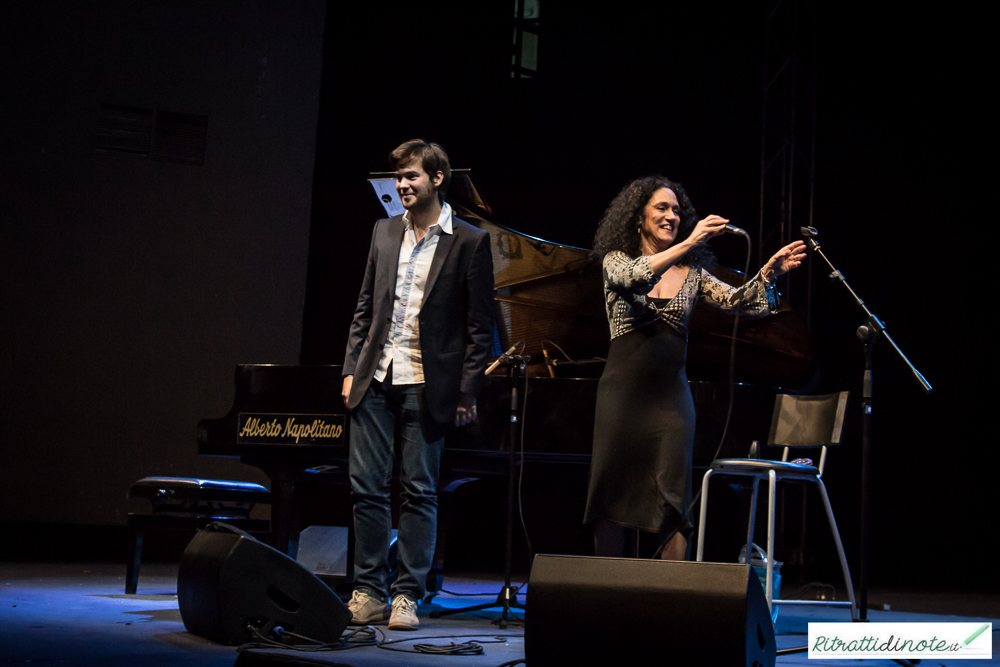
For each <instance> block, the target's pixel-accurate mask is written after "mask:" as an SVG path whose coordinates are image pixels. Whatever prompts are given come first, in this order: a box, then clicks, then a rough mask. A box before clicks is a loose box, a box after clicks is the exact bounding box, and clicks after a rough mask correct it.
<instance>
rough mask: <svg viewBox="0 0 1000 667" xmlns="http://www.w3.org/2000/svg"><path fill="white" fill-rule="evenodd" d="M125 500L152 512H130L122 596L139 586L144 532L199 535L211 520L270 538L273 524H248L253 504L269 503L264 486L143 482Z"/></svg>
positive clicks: (163, 480)
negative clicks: (146, 503)
mask: <svg viewBox="0 0 1000 667" xmlns="http://www.w3.org/2000/svg"><path fill="white" fill-rule="evenodd" d="M128 497H129V498H146V499H148V500H149V502H150V504H151V505H152V513H150V514H135V513H132V512H129V515H128V531H129V542H130V548H131V553H130V556H129V560H128V565H127V572H126V574H125V593H126V594H129V595H132V594H134V593H135V591H136V588H137V587H138V585H139V566H140V564H141V562H142V541H143V535H144V533H145V531H146V530H149V529H155V530H201V529H202V528H204V527H205V526H207V525H208V524H210V523H212V522H214V521H223V522H225V523H228V524H229V525H231V526H234V527H236V528H239V529H240V530H245V531H246V532H248V533H269V532H270V531H271V522H270V521H268V520H267V519H251V518H250V510H252V509H253V507H254V505H257V504H265V505H266V504H270V502H271V492H270V491H268V490H267V487H264V486H261V485H260V484H254V483H251V482H235V481H229V480H220V479H193V478H188V477H143V478H142V479H140V480H139V481H138V482H136V483H135V484H133V485H132V486H131V487H130V488H129V491H128Z"/></svg>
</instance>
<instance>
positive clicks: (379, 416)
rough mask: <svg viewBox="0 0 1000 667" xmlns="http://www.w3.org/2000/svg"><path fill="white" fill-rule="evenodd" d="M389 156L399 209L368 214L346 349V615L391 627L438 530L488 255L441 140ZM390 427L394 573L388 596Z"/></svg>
mask: <svg viewBox="0 0 1000 667" xmlns="http://www.w3.org/2000/svg"><path fill="white" fill-rule="evenodd" d="M390 162H391V164H392V166H393V168H394V169H395V170H396V191H397V192H398V193H399V196H400V199H401V201H402V203H403V208H405V209H406V212H405V213H404V214H403V215H400V216H395V217H392V218H388V219H385V220H379V221H378V222H377V223H376V224H375V230H374V232H373V234H372V243H371V249H370V250H369V253H368V265H367V267H366V269H365V276H364V281H363V283H362V285H361V293H360V295H359V296H358V307H357V310H355V313H354V321H353V322H352V324H351V331H350V337H349V339H348V342H347V354H346V357H345V359H344V371H343V372H344V385H343V399H344V402H345V403H346V405H347V407H348V408H349V409H351V410H352V413H351V438H350V446H351V453H350V477H351V491H352V495H353V498H354V529H355V549H354V581H355V591H354V596H353V598H352V599H351V602H350V604H349V605H348V606H349V607H350V609H351V613H352V619H351V622H352V623H354V624H358V625H366V624H369V623H374V622H378V621H382V620H385V619H386V618H389V628H390V629H393V630H413V629H416V628H417V626H418V621H417V616H416V608H417V604H418V603H419V602H420V600H422V599H423V597H424V595H425V594H426V579H427V572H428V570H429V569H430V565H431V560H432V558H433V556H434V547H435V542H436V538H437V486H438V472H439V468H440V462H441V453H442V450H443V448H444V435H445V432H446V431H447V429H448V428H449V427H450V426H452V425H454V426H463V425H465V424H467V423H468V422H470V421H472V420H473V419H475V418H476V396H477V395H478V394H479V390H480V388H481V387H482V384H483V369H484V368H485V367H486V361H487V359H488V357H489V355H490V347H491V343H492V340H493V315H492V313H493V260H492V255H491V252H490V238H489V234H488V233H486V232H484V231H482V230H479V229H477V228H476V227H473V226H472V225H469V224H467V223H465V222H463V221H462V220H459V219H458V218H457V217H455V216H454V215H453V214H452V212H451V207H450V206H449V205H448V204H447V203H445V202H444V193H445V190H446V189H447V187H448V183H449V181H450V179H451V167H450V166H449V164H448V156H447V155H446V154H445V152H444V150H443V149H442V148H441V147H440V146H438V145H437V144H428V143H427V142H425V141H423V140H420V139H415V140H413V141H408V142H406V143H404V144H402V145H401V146H399V148H397V149H396V150H395V151H393V152H392V155H391V156H390ZM397 432H398V433H399V434H400V459H401V460H400V473H399V481H400V488H401V496H402V508H401V510H400V516H399V530H398V533H397V543H396V544H397V570H398V576H397V578H396V581H395V583H394V584H393V586H392V591H391V595H388V596H387V594H386V586H387V579H388V564H387V560H388V555H389V535H390V529H391V527H392V513H391V507H390V503H389V483H390V478H391V475H392V464H393V445H394V438H395V434H396V433H397ZM390 598H391V601H392V603H391V605H390V604H388V600H389V599H390ZM390 607H391V608H390Z"/></svg>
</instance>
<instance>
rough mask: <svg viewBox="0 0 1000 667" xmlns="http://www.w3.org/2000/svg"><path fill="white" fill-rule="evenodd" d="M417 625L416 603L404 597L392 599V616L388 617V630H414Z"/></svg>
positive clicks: (418, 622)
mask: <svg viewBox="0 0 1000 667" xmlns="http://www.w3.org/2000/svg"><path fill="white" fill-rule="evenodd" d="M419 625H420V621H418V620H417V603H416V602H414V601H413V600H411V599H410V598H408V597H406V596H405V595H397V596H396V597H394V598H393V599H392V616H390V617H389V629H390V630H416V629H417V626H419Z"/></svg>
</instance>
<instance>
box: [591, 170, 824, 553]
mask: <svg viewBox="0 0 1000 667" xmlns="http://www.w3.org/2000/svg"><path fill="white" fill-rule="evenodd" d="M728 222H729V221H728V220H726V219H725V218H722V217H720V216H717V215H710V216H708V217H707V218H704V219H702V220H697V218H696V216H695V210H694V207H693V206H692V205H691V201H690V200H689V199H688V196H687V193H686V192H684V188H682V187H681V186H680V185H679V184H677V183H673V182H671V181H669V180H667V179H666V178H663V177H662V176H651V177H647V178H641V179H638V180H635V181H633V182H631V183H629V184H628V185H627V186H625V189H623V190H622V191H621V192H620V193H619V194H618V196H617V197H615V199H614V201H612V202H611V205H610V206H609V207H608V210H607V211H606V212H605V214H604V218H603V219H602V220H601V223H600V225H599V226H598V229H597V235H596V237H595V239H594V250H595V252H597V253H599V254H600V255H601V256H602V257H603V266H604V297H605V307H606V309H607V314H608V323H609V325H610V326H611V348H610V350H609V352H608V361H607V364H606V365H605V369H604V374H603V375H602V376H601V381H600V384H599V385H598V390H597V412H596V416H595V425H594V449H593V457H592V459H591V469H590V488H589V492H588V494H587V509H586V513H585V515H584V521H585V522H587V523H591V522H593V523H594V524H595V525H594V545H595V552H596V554H597V555H598V556H620V555H622V552H623V548H624V536H625V529H626V528H633V529H638V530H641V531H645V532H649V533H653V534H655V535H656V536H657V537H658V540H659V543H660V545H661V546H660V548H659V550H658V553H659V556H660V557H661V558H664V559H669V560H683V559H685V558H686V557H687V546H688V535H689V534H690V532H691V522H690V517H689V510H690V507H689V505H690V502H691V498H690V496H691V491H690V489H691V446H692V443H693V441H694V419H695V418H694V404H693V402H692V400H691V391H690V389H689V388H688V383H687V375H686V373H685V370H684V362H685V358H686V352H687V331H688V322H689V321H690V318H691V311H692V309H693V308H694V306H695V304H696V303H697V302H699V301H704V302H705V303H707V304H709V305H711V306H713V307H716V308H719V309H721V310H723V311H726V312H735V311H736V310H737V309H739V310H740V312H743V313H750V314H761V313H768V312H773V311H774V310H776V309H777V305H778V304H777V296H778V295H777V291H776V290H775V288H774V278H775V277H777V276H780V275H781V274H783V273H786V272H788V271H790V270H791V269H793V268H795V267H797V266H799V264H801V263H802V260H803V258H805V244H804V243H802V242H801V241H797V242H795V243H791V244H789V245H787V246H785V247H784V248H782V249H781V250H779V251H778V252H777V253H776V254H775V255H774V256H773V257H772V258H771V259H770V260H768V262H767V264H765V265H764V267H763V268H762V269H761V270H760V272H759V273H757V275H756V276H754V277H753V278H751V279H750V280H749V281H747V283H746V284H745V285H744V286H743V287H741V288H739V289H737V288H734V287H731V286H730V285H727V284H725V283H722V282H720V281H719V280H717V279H716V278H714V277H713V276H712V275H711V274H709V273H708V272H707V271H706V270H705V268H706V267H707V266H710V265H711V264H712V261H713V256H712V253H711V251H710V250H709V249H708V247H707V246H706V243H707V242H708V240H709V239H711V238H712V237H714V236H718V235H719V234H722V233H723V232H724V231H725V226H726V224H727V223H728Z"/></svg>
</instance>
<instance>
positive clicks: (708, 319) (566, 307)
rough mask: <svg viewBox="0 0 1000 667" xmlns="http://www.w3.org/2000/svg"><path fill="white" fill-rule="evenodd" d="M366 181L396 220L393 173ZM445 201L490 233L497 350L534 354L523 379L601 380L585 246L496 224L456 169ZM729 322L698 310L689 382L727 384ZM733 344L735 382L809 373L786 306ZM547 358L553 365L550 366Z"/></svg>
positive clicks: (607, 338) (599, 296)
mask: <svg viewBox="0 0 1000 667" xmlns="http://www.w3.org/2000/svg"><path fill="white" fill-rule="evenodd" d="M370 176H371V177H370V178H369V183H371V185H372V188H373V189H374V191H375V194H376V196H377V197H378V198H379V203H380V204H382V206H383V208H385V211H386V213H387V214H388V215H390V216H392V215H399V214H400V213H402V211H403V207H402V203H401V202H400V200H399V196H398V194H397V193H396V190H395V178H394V173H393V172H376V173H372V174H371V175H370ZM446 200H447V201H448V203H449V204H450V205H451V207H452V209H453V210H454V211H455V215H457V216H458V217H460V218H462V219H463V220H465V221H466V222H469V223H470V224H473V225H476V226H477V227H479V228H480V229H483V230H486V231H488V232H489V233H490V238H491V240H492V254H493V270H494V283H495V284H494V290H495V295H496V323H497V334H498V337H499V340H500V345H501V347H502V348H503V349H504V350H507V349H509V348H510V347H511V346H512V345H514V344H515V343H521V344H522V345H523V347H521V348H520V353H521V354H527V355H530V356H531V362H532V363H531V364H530V366H529V367H528V373H529V374H530V375H533V376H546V377H547V376H549V375H550V374H558V375H559V376H563V377H599V376H600V373H601V371H602V370H603V364H602V363H588V362H591V361H593V360H595V359H600V360H603V357H605V356H606V355H607V353H608V347H609V345H610V343H611V334H610V329H609V327H608V322H607V315H606V314H605V310H604V288H603V275H602V271H601V265H600V261H599V260H598V258H597V257H596V256H595V255H594V254H593V253H592V252H591V251H590V250H588V249H586V248H576V247H573V246H568V245H562V244H559V243H552V242H550V241H545V240H543V239H540V238H537V237H534V236H529V235H527V234H523V233H521V232H517V231H514V230H512V229H509V228H507V227H504V226H503V225H499V224H497V223H496V222H494V219H495V217H496V216H495V213H494V211H493V209H492V208H491V207H490V205H489V203H488V202H487V201H486V199H485V198H484V197H483V196H482V193H481V192H480V190H479V188H477V187H476V184H475V183H474V181H473V179H472V177H471V172H470V170H468V169H453V170H452V178H451V184H450V185H449V187H448V194H447V196H446ZM711 272H712V273H713V274H714V275H716V276H717V277H719V278H720V279H722V280H724V281H725V282H728V283H730V284H741V283H742V281H743V276H742V274H741V273H740V272H738V271H733V270H730V269H725V268H722V267H719V268H717V269H712V271H711ZM732 321H733V320H732V317H731V316H729V315H725V314H722V313H718V312H716V311H713V310H712V309H710V308H696V309H695V312H694V313H693V315H692V321H691V333H690V336H689V339H688V364H687V368H688V377H689V378H690V379H691V380H704V381H719V382H726V381H728V377H729V372H728V364H729V344H730V341H731V340H732ZM736 341H737V345H736V379H737V381H738V382H749V383H754V384H763V385H769V386H781V387H785V388H797V387H801V386H803V385H805V384H806V383H807V382H808V381H809V380H810V379H811V378H812V376H813V374H814V372H815V368H816V355H815V350H814V348H813V345H812V341H811V339H810V337H809V333H808V331H807V329H806V326H805V323H804V322H803V321H802V319H801V318H800V317H799V316H798V314H797V313H796V312H795V311H794V310H793V309H792V308H791V306H790V305H789V304H788V302H787V300H783V302H782V305H781V309H780V311H779V313H778V314H777V315H774V316H771V317H765V318H750V317H748V316H746V315H743V316H741V317H740V323H739V329H738V331H737V335H736ZM546 353H548V356H549V359H550V360H551V361H554V362H555V365H552V364H546V360H545V356H546ZM570 360H572V361H575V362H582V363H576V364H574V363H569V362H570Z"/></svg>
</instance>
